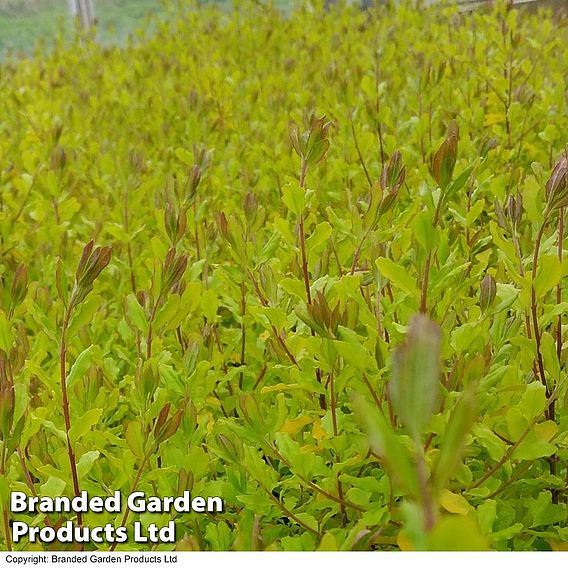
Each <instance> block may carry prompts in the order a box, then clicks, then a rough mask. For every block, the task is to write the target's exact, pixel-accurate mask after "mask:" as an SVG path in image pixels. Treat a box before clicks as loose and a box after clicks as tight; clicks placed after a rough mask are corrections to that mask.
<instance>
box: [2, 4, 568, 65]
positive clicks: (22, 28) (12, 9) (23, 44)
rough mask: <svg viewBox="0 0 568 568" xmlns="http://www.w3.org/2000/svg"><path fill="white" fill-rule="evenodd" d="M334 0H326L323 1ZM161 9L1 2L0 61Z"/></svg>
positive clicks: (108, 32)
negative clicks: (83, 28) (86, 28)
mask: <svg viewBox="0 0 568 568" xmlns="http://www.w3.org/2000/svg"><path fill="white" fill-rule="evenodd" d="M165 1H166V3H167V2H168V0H165ZM169 1H170V2H171V0H169ZM252 1H255V0H252ZM256 1H258V2H260V1H262V0H256ZM334 1H335V0H327V3H333V2H334ZM348 1H350V2H353V3H360V4H361V5H362V6H369V5H371V4H372V3H373V0H348ZM378 1H379V2H386V1H387V0H378ZM390 1H397V0H390ZM418 1H420V0H418ZM438 1H440V0H424V3H426V4H435V3H436V2H438ZM511 1H512V3H513V4H515V5H516V6H518V7H519V8H522V9H536V8H537V7H540V6H547V7H552V8H554V9H560V8H568V0H511ZM491 2H492V0H458V1H457V3H458V4H459V5H460V7H461V9H463V10H469V9H476V8H478V7H480V6H483V5H484V4H491ZM200 3H202V4H208V3H219V4H226V5H230V0H201V2H200ZM273 3H274V4H275V5H277V6H278V7H280V8H282V9H283V10H288V9H290V8H292V7H293V6H294V4H297V3H298V2H297V0H273ZM165 13H166V8H165V6H164V0H0V60H2V59H5V58H6V57H7V56H8V55H13V56H26V55H30V54H32V53H33V51H34V48H35V47H38V48H39V49H44V48H49V46H50V45H51V44H53V42H54V40H55V38H56V37H58V35H59V34H60V33H61V34H62V36H63V37H71V36H72V35H73V30H74V26H75V25H77V23H81V18H82V19H83V22H82V23H83V24H87V23H88V21H89V20H92V19H94V20H95V21H96V25H97V38H98V40H99V41H101V42H102V43H115V44H118V45H120V44H121V43H123V42H124V41H125V40H126V38H127V37H128V36H129V34H131V33H133V32H134V31H136V30H137V29H139V28H144V29H146V30H151V27H152V24H151V17H152V16H158V17H160V16H164V15H165ZM73 14H75V15H76V16H77V18H74V17H73Z"/></svg>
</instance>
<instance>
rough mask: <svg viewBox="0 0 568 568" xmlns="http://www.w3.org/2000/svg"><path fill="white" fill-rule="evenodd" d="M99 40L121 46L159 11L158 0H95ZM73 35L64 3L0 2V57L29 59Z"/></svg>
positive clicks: (54, 0)
mask: <svg viewBox="0 0 568 568" xmlns="http://www.w3.org/2000/svg"><path fill="white" fill-rule="evenodd" d="M95 10H96V16H97V21H98V36H99V39H100V40H101V41H102V42H104V43H106V42H112V43H123V42H124V41H125V39H126V38H127V37H128V34H130V33H131V32H133V31H134V30H135V29H137V28H139V27H140V26H141V25H142V23H143V21H144V19H145V17H146V16H148V15H149V14H151V13H156V12H159V11H161V10H162V7H161V5H160V2H159V0H96V1H95ZM71 31H72V22H71V18H70V17H69V12H68V9H67V4H66V2H65V1H64V0H42V1H40V0H0V57H1V58H4V57H6V55H7V54H9V53H15V54H18V55H28V54H30V53H32V51H33V49H34V46H36V45H39V46H48V45H50V44H52V43H53V42H54V41H55V39H56V38H57V36H58V35H59V33H62V34H63V36H64V37H68V36H69V35H70V34H71Z"/></svg>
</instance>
